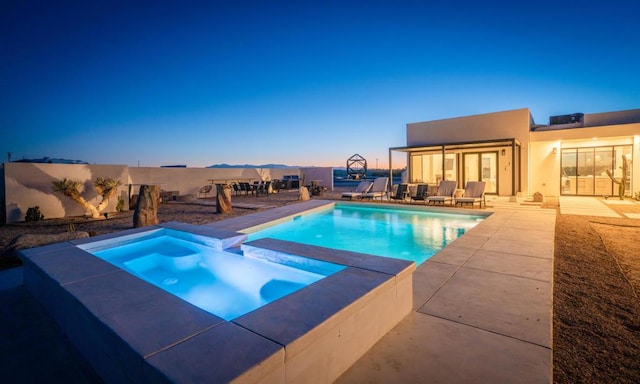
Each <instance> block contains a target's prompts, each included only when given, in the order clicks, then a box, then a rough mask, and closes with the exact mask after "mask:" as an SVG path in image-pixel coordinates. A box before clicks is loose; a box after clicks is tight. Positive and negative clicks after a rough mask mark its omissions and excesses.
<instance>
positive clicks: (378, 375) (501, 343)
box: [339, 198, 555, 383]
mask: <svg viewBox="0 0 640 384" xmlns="http://www.w3.org/2000/svg"><path fill="white" fill-rule="evenodd" d="M490 205H493V206H494V208H489V210H491V211H493V212H494V214H493V215H492V216H491V217H489V218H488V219H486V220H485V221H484V222H482V223H481V224H479V225H478V226H477V227H475V228H474V229H472V230H471V231H469V232H468V233H467V234H465V235H464V236H463V237H462V238H460V239H458V240H456V241H455V242H453V243H452V244H451V245H449V246H448V247H447V248H445V249H444V250H442V251H441V252H439V253H438V254H436V255H434V256H433V257H432V258H431V259H430V260H428V261H426V262H425V263H423V264H422V265H421V266H420V267H419V268H418V270H417V271H416V272H415V273H414V294H413V297H414V309H415V312H412V313H411V314H410V315H409V316H407V317H406V318H405V319H404V320H403V321H402V322H401V323H400V324H399V325H398V326H396V328H394V329H393V330H392V331H391V332H389V333H388V334H387V335H386V336H385V337H384V338H383V339H381V340H380V341H379V342H378V343H377V344H376V345H375V346H374V347H373V348H372V349H371V350H370V351H369V352H368V353H367V354H366V355H365V356H363V357H362V358H361V359H360V360H359V361H358V362H357V363H356V364H355V365H354V366H353V367H352V368H351V369H350V370H349V371H347V372H346V373H345V374H344V375H343V376H342V377H341V378H340V380H339V381H340V382H341V383H361V382H369V383H388V382H427V381H428V382H435V383H438V382H441V383H465V382H467V383H469V382H473V383H497V382H502V383H505V382H508V383H550V382H551V381H552V351H551V346H552V334H551V330H552V328H551V327H552V295H553V290H552V286H553V284H552V278H553V241H554V226H555V210H553V209H542V208H540V207H539V206H527V205H521V204H519V203H515V202H513V203H509V202H507V201H506V200H504V199H500V198H496V199H495V200H494V201H493V202H490Z"/></svg>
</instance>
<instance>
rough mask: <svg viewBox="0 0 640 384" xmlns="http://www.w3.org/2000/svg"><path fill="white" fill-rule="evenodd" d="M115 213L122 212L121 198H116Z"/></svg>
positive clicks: (122, 203)
mask: <svg viewBox="0 0 640 384" xmlns="http://www.w3.org/2000/svg"><path fill="white" fill-rule="evenodd" d="M116 211H118V212H124V199H123V198H122V196H118V202H117V203H116Z"/></svg>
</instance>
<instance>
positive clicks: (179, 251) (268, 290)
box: [85, 230, 344, 320]
mask: <svg viewBox="0 0 640 384" xmlns="http://www.w3.org/2000/svg"><path fill="white" fill-rule="evenodd" d="M178 232H179V231H173V230H164V231H161V232H158V233H156V234H154V235H152V236H148V235H147V236H142V237H140V238H138V239H135V238H134V239H127V240H126V241H123V242H117V241H116V242H115V243H113V244H106V245H105V244H100V245H99V246H97V247H95V248H93V249H91V248H90V247H85V250H86V251H87V252H90V253H92V254H94V255H95V256H97V257H100V258H102V259H104V260H106V261H108V262H109V263H111V264H114V265H116V266H118V267H120V268H122V269H124V270H126V271H128V272H129V273H131V274H133V275H135V276H138V277H139V278H141V279H143V280H145V281H147V282H149V283H151V284H154V285H156V286H158V287H160V288H162V289H164V290H165V291H167V292H170V293H172V294H174V295H176V296H178V297H180V298H182V299H183V300H186V301H188V302H190V303H191V304H193V305H196V306H197V307H200V308H202V309H204V310H206V311H208V312H210V313H213V314H214V315H217V316H219V317H221V318H223V319H225V320H232V319H234V318H236V317H238V316H241V315H244V314H246V313H248V312H250V311H253V310H255V309H257V308H259V307H261V306H263V305H265V304H267V303H270V302H272V301H274V300H277V299H279V298H281V297H283V296H286V295H288V294H291V293H293V292H295V291H297V290H299V289H301V288H304V287H306V286H307V285H309V284H312V283H314V282H316V281H318V280H320V279H322V278H324V277H326V276H328V275H331V274H332V273H335V272H337V271H338V270H341V269H342V268H344V266H340V265H336V264H331V263H327V262H323V261H319V260H308V259H305V261H304V263H302V262H300V259H302V258H301V257H300V256H295V255H286V254H281V255H279V257H278V259H279V260H280V262H273V261H270V260H267V259H263V258H260V257H251V256H245V255H243V254H242V252H240V251H237V252H228V251H225V250H221V249H217V248H216V247H215V246H211V245H209V244H205V243H206V241H200V239H199V238H200V236H198V235H193V237H192V238H191V237H190V236H189V234H188V233H185V232H182V233H180V234H179V233H178Z"/></svg>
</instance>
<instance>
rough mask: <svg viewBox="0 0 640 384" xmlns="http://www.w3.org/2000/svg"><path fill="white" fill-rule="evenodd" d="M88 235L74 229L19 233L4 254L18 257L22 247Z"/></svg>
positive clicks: (31, 246)
mask: <svg viewBox="0 0 640 384" xmlns="http://www.w3.org/2000/svg"><path fill="white" fill-rule="evenodd" d="M87 237H89V233H88V232H84V231H74V232H63V233H55V234H46V235H43V234H36V233H27V234H24V235H20V236H18V237H16V238H15V239H13V240H11V242H10V243H9V245H8V246H7V252H6V254H5V256H6V257H9V258H15V259H17V258H18V252H17V251H20V250H23V249H29V248H34V247H41V246H43V245H49V244H55V243H60V242H63V241H69V240H75V239H85V238H87Z"/></svg>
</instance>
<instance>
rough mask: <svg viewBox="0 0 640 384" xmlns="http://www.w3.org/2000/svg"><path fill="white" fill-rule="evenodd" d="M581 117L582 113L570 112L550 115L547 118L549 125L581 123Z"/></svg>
mask: <svg viewBox="0 0 640 384" xmlns="http://www.w3.org/2000/svg"><path fill="white" fill-rule="evenodd" d="M583 117H584V113H572V114H571V115H559V116H551V117H550V118H549V125H558V124H575V123H582V118H583Z"/></svg>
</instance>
